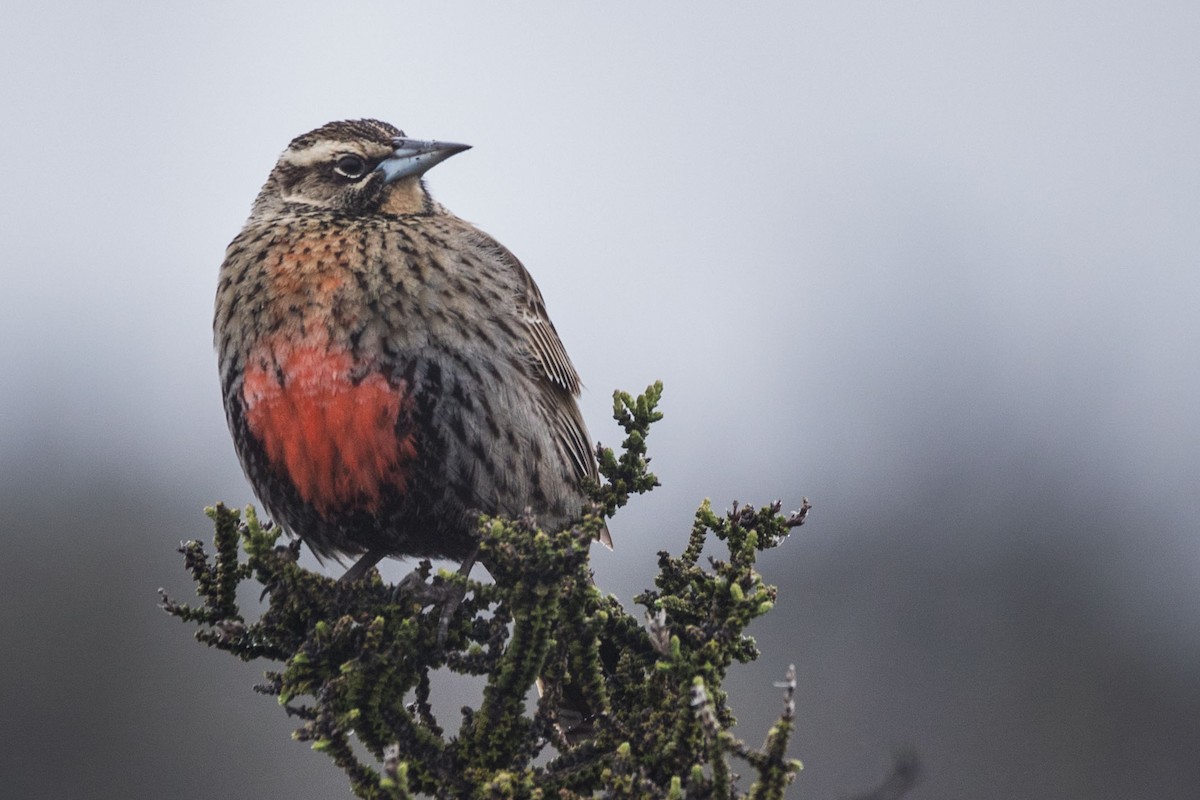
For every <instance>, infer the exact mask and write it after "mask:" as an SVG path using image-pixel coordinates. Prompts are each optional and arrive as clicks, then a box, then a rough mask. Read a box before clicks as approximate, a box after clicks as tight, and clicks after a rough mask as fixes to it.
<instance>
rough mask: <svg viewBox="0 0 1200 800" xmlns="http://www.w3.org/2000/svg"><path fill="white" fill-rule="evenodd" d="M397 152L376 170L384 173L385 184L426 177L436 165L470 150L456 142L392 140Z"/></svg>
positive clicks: (382, 162)
mask: <svg viewBox="0 0 1200 800" xmlns="http://www.w3.org/2000/svg"><path fill="white" fill-rule="evenodd" d="M392 144H393V145H394V146H395V148H396V149H395V150H394V151H393V152H392V154H391V155H390V156H388V157H387V158H385V159H384V160H383V161H381V162H380V163H379V166H378V167H376V168H375V169H376V170H378V171H379V172H382V173H383V175H384V182H385V183H392V182H393V181H398V180H400V179H401V178H407V177H409V176H410V175H424V174H425V172H426V171H427V170H428V169H429V168H430V167H432V166H433V165H435V164H440V163H441V162H443V161H445V160H446V159H447V158H449V157H450V156H452V155H454V154H455V153H461V152H462V151H463V150H470V149H471V145H469V144H455V143H454V142H426V141H422V140H420V139H402V138H399V137H397V138H395V139H392Z"/></svg>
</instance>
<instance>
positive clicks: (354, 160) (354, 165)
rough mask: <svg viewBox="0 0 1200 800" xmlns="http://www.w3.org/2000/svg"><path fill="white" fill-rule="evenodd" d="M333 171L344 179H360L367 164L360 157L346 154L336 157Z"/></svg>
mask: <svg viewBox="0 0 1200 800" xmlns="http://www.w3.org/2000/svg"><path fill="white" fill-rule="evenodd" d="M333 171H334V172H336V173H337V174H338V175H341V176H342V177H345V178H361V177H362V176H363V175H364V174H365V173H366V171H367V162H366V161H364V160H363V158H362V156H356V155H354V154H353V153H347V154H346V155H344V156H338V160H337V161H336V162H334V165H333Z"/></svg>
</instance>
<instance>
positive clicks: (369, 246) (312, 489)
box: [213, 119, 612, 580]
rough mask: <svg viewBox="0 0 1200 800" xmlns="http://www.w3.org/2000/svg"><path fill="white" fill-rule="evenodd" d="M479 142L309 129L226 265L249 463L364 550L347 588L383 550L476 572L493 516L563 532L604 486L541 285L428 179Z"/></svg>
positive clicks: (222, 284)
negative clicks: (445, 202) (469, 565)
mask: <svg viewBox="0 0 1200 800" xmlns="http://www.w3.org/2000/svg"><path fill="white" fill-rule="evenodd" d="M468 149H470V146H469V145H464V144H457V143H453V142H442V141H435V140H420V139H413V138H409V137H408V136H407V135H406V134H405V133H404V132H403V131H402V130H400V129H399V128H396V127H394V126H392V125H390V124H388V123H385V122H381V121H379V120H373V119H361V120H346V121H337V122H330V123H328V124H325V125H323V126H321V127H319V128H316V129H315V130H312V131H310V132H308V133H305V134H303V135H301V136H297V137H296V138H295V139H293V140H292V141H291V143H290V144H289V145H288V146H287V148H286V149H285V150H284V151H283V153H282V154H281V155H280V157H279V159H278V162H277V163H276V164H275V166H274V168H273V169H272V170H271V172H270V174H269V176H268V177H267V180H266V183H265V184H264V185H263V187H262V190H261V191H260V192H259V194H258V196H257V197H256V199H255V200H254V202H253V205H252V207H251V211H250V216H249V218H248V219H247V221H246V223H245V226H244V227H243V228H242V230H241V232H240V233H238V234H237V236H235V237H234V239H233V241H232V242H231V243H230V244H229V246H228V248H227V250H226V253H225V259H224V262H223V263H222V265H221V268H220V272H219V278H218V285H217V293H216V302H215V313H214V321H213V332H214V344H215V347H216V351H217V361H218V371H219V375H220V384H221V391H222V397H223V401H224V408H225V415H226V420H227V422H228V425H229V430H230V432H231V434H232V438H233V442H234V446H235V449H236V451H237V455H238V458H239V461H240V463H241V466H242V468H243V471H244V472H245V474H246V477H247V479H248V480H249V482H250V484H251V487H252V488H253V490H254V492H255V494H256V495H257V497H258V499H259V500H260V502H261V503H262V505H263V507H264V508H265V509H266V510H267V512H268V513H269V515H270V516H271V518H272V519H273V520H274V521H275V522H276V523H277V524H278V525H280V526H281V527H282V528H283V529H284V530H285V531H287V532H288V533H290V534H293V535H295V536H297V537H299V538H300V539H301V540H302V541H303V542H305V543H306V544H307V545H308V547H309V548H310V549H311V550H312V551H313V552H314V553H315V554H316V556H317V557H318V558H319V559H321V560H324V559H326V558H332V559H335V560H338V561H342V562H343V563H344V562H345V560H346V559H357V560H356V561H355V562H354V564H353V566H351V567H350V569H349V570H348V571H347V572H346V573H345V575H344V576H343V580H356V579H359V578H362V577H364V576H365V575H367V574H368V573H369V572H370V570H371V569H372V567H374V566H375V565H376V564H377V563H378V562H379V561H380V560H382V559H384V558H403V557H422V558H443V559H450V560H455V561H459V562H464V563H465V562H467V561H468V560H471V559H473V554H474V553H475V552H476V551H477V542H478V536H477V533H476V531H477V529H478V525H479V519H480V515H481V514H487V515H503V516H507V517H517V516H521V515H525V514H529V513H532V515H533V516H534V518H535V519H536V520H537V521H538V523H539V524H540V525H542V526H544V527H547V528H558V527H562V526H565V525H567V524H570V523H572V522H573V521H576V520H578V519H579V518H580V517H581V516H582V514H583V513H584V510H585V508H586V504H587V497H586V495H585V490H584V488H583V485H584V483H585V481H587V480H589V479H591V480H596V479H597V465H596V459H595V456H594V453H593V450H592V447H591V444H590V439H589V436H588V432H587V427H586V426H585V424H584V420H583V416H582V414H581V412H580V408H579V404H578V397H579V394H580V385H581V384H580V379H579V375H578V373H577V372H576V370H575V367H574V366H573V365H572V363H571V360H570V358H569V357H568V356H567V352H566V349H565V348H564V346H563V343H562V340H561V339H560V338H559V335H558V332H557V331H556V330H555V328H554V325H553V323H552V322H551V321H550V317H549V316H548V315H547V313H546V304H545V301H544V300H543V297H542V294H541V292H540V291H539V289H538V287H537V285H536V284H535V283H534V281H533V278H532V277H531V276H530V274H529V272H528V271H527V270H526V269H525V267H524V266H523V265H522V263H521V262H520V261H519V260H518V259H517V257H516V256H514V255H513V254H512V252H511V251H509V250H508V249H507V248H506V247H504V246H503V245H502V244H500V243H499V242H497V241H496V240H495V239H494V238H492V237H491V236H489V235H488V234H486V233H484V232H483V231H481V230H480V229H479V228H477V227H475V226H474V225H472V224H471V223H469V222H466V221H464V220H463V219H461V218H459V217H457V216H455V215H454V214H453V213H451V212H450V211H448V210H447V209H446V208H445V207H444V206H442V205H441V204H440V203H438V202H437V201H436V200H434V199H433V197H432V196H431V195H430V193H429V191H428V189H427V187H426V184H425V174H426V172H427V171H428V170H429V169H430V168H432V167H433V166H435V165H437V164H439V163H441V162H442V161H445V160H446V159H448V158H450V157H451V156H454V155H456V154H458V153H462V152H464V151H466V150H468ZM599 538H600V539H601V541H603V542H604V544H606V545H607V546H609V547H611V545H612V539H611V536H610V535H609V533H608V531H607V528H605V529H604V530H603V532H602V533H601V534H600V537H599Z"/></svg>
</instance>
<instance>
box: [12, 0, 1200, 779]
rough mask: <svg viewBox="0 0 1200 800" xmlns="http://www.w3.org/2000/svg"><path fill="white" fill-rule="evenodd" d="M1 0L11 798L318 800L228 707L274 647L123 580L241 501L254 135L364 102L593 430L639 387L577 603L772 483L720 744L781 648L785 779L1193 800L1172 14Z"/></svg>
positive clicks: (276, 134) (1161, 10) (274, 720)
mask: <svg viewBox="0 0 1200 800" xmlns="http://www.w3.org/2000/svg"><path fill="white" fill-rule="evenodd" d="M4 17H5V21H4V24H3V27H2V29H0V65H2V68H3V73H4V75H5V78H4V80H3V82H2V83H0V107H2V108H3V109H4V113H3V115H2V116H0V152H3V154H4V157H3V159H0V185H2V189H0V219H2V220H3V222H2V228H3V241H4V242H5V247H6V250H5V251H4V256H3V258H0V271H2V272H0V276H2V280H3V283H2V291H0V376H2V377H0V526H2V528H0V530H2V536H3V545H4V549H3V556H2V557H0V630H2V631H3V644H2V645H0V703H2V708H3V712H2V715H0V716H2V719H3V724H2V725H0V787H3V788H2V789H0V793H2V794H4V795H5V796H6V797H12V798H64V797H69V798H88V799H90V798H162V797H170V798H177V799H184V798H210V797H226V798H263V797H280V798H284V797H288V798H291V797H330V798H333V797H347V796H349V795H348V792H347V790H346V788H345V782H344V780H343V777H342V775H341V773H340V772H339V771H337V770H336V769H335V768H334V767H333V766H332V764H331V763H330V762H329V760H328V759H327V758H325V757H323V756H321V755H318V754H314V753H311V752H310V751H309V750H308V748H307V747H306V746H304V745H301V744H297V743H294V742H292V741H290V739H289V733H290V731H291V729H292V727H293V722H292V721H290V720H287V719H286V718H285V717H284V715H283V714H282V713H281V711H280V709H279V708H278V707H277V706H276V705H275V703H274V701H273V700H272V699H270V698H265V697H262V696H259V695H256V694H254V693H253V692H252V691H251V686H252V685H253V684H254V683H255V682H257V681H258V680H259V677H260V675H261V672H262V669H264V668H265V667H266V666H267V665H265V664H242V663H240V662H235V661H233V660H232V659H230V658H229V657H228V656H226V655H224V654H222V653H217V652H214V651H210V650H207V649H206V648H204V647H201V646H198V645H197V644H195V643H194V642H193V641H192V638H191V637H192V630H191V629H190V628H188V627H185V626H183V625H181V624H179V623H178V622H177V621H175V620H173V619H171V618H169V617H167V616H166V615H165V614H163V613H162V612H161V611H159V610H158V608H157V602H158V598H157V595H156V593H155V590H156V589H157V588H158V587H159V586H164V587H166V588H167V589H168V591H169V592H171V593H172V594H173V595H174V596H175V597H177V598H178V599H181V600H187V599H188V598H190V596H191V587H190V583H189V580H188V578H187V575H186V574H185V572H184V570H183V567H182V561H181V558H180V557H179V555H178V554H177V553H176V552H175V548H176V546H177V544H178V542H179V541H180V540H181V539H189V538H198V537H204V538H207V537H208V536H209V535H210V529H209V525H208V520H207V519H206V518H205V517H204V515H203V510H202V509H203V508H204V506H205V505H208V504H211V503H213V502H215V501H217V500H223V501H225V502H227V503H229V504H231V505H235V506H241V505H245V504H246V503H249V502H251V501H252V496H251V494H250V491H249V489H248V487H247V484H246V483H245V481H244V480H243V478H242V476H241V473H240V470H239V467H238V464H237V461H236V459H235V457H234V453H233V449H232V446H231V445H230V443H229V440H228V435H227V433H226V430H225V421H224V418H223V414H222V411H221V404H220V400H219V393H218V387H217V380H216V368H215V357H214V354H213V352H212V345H211V331H210V324H211V323H210V320H211V307H212V295H213V292H214V288H215V280H216V270H217V267H218V265H219V264H220V262H221V260H222V257H223V252H224V247H225V245H226V243H227V242H228V241H229V239H230V238H232V237H233V235H234V234H235V233H236V232H237V231H238V229H239V228H240V227H241V225H242V222H243V220H244V219H245V216H246V214H247V213H248V210H249V206H250V203H251V201H252V199H253V197H254V195H255V193H256V192H257V191H258V188H259V187H260V185H261V184H262V182H263V180H264V179H265V178H266V175H267V172H268V171H269V170H270V168H271V166H272V165H273V163H274V161H275V158H276V157H277V155H278V153H279V152H280V151H281V150H282V149H283V148H284V147H285V146H286V144H287V142H288V141H289V140H290V139H291V138H292V137H293V136H296V135H297V134H300V133H302V132H305V131H307V130H309V129H311V128H314V127H316V126H317V125H320V124H322V123H324V122H326V121H329V120H332V119H338V118H346V117H364V116H371V117H378V118H381V119H385V120H389V121H391V122H394V123H395V124H397V125H399V126H401V127H403V128H404V129H405V130H406V131H407V132H408V133H409V134H411V135H414V136H418V137H422V138H441V139H449V140H453V141H463V142H469V143H471V144H473V145H474V146H475V149H473V150H471V151H470V152H469V153H466V154H464V155H461V156H459V157H457V158H455V159H453V160H452V161H449V162H447V163H446V164H444V165H441V166H439V167H437V168H436V169H435V170H433V172H431V173H430V175H429V185H430V187H431V189H432V190H433V192H434V193H435V195H436V196H437V197H438V198H439V199H440V200H441V201H442V202H444V203H445V204H446V205H447V206H448V207H450V208H451V209H452V210H454V211H455V212H456V213H457V214H459V215H460V216H463V217H465V218H467V219H469V220H472V221H474V222H476V223H477V224H479V225H480V226H481V227H482V228H483V229H485V230H487V231H488V232H490V233H492V234H493V235H495V236H496V237H497V238H498V239H499V240H500V241H502V242H503V243H505V244H506V245H507V246H508V247H510V248H511V249H512V250H513V251H514V252H515V253H517V254H518V255H519V256H520V257H521V259H522V260H523V261H524V262H525V264H526V265H527V266H528V267H529V269H530V270H531V272H532V273H533V274H534V276H535V277H536V279H537V280H538V282H539V284H540V285H541V288H542V290H543V292H544V294H545V296H546V298H547V302H548V304H549V308H550V311H551V313H552V315H553V318H554V321H555V323H556V325H557V327H558V330H559V332H560V333H561V335H562V338H563V340H564V341H565V342H566V345H567V347H568V349H569V350H570V352H571V355H572V357H573V359H574V361H575V364H576V365H577V367H578V368H579V371H580V373H581V374H582V375H583V378H584V381H585V383H586V384H587V391H586V393H585V395H584V398H583V406H584V412H585V416H586V417H587V419H588V422H589V424H590V426H591V430H592V434H593V437H594V438H596V439H599V440H602V441H604V442H606V443H609V444H613V445H615V444H617V443H618V441H619V438H620V437H619V431H618V430H617V429H616V426H615V424H614V423H612V422H611V420H610V407H611V392H612V390H613V389H615V388H622V389H628V390H640V389H641V388H642V387H644V386H645V385H646V384H648V383H650V382H651V381H653V380H655V379H658V378H661V379H662V380H663V381H664V382H665V384H666V395H665V398H664V403H663V407H664V410H665V412H666V418H665V420H664V421H663V422H662V423H660V424H659V426H658V427H657V429H656V430H655V431H654V433H653V435H652V437H651V443H650V444H651V452H652V455H653V457H654V467H655V471H656V472H657V473H658V475H659V476H660V478H661V479H662V482H663V486H662V488H661V489H660V490H658V491H656V492H654V493H653V494H652V495H649V496H647V497H643V498H639V499H636V500H635V501H634V502H633V503H632V504H631V506H630V507H629V508H628V509H627V510H626V511H625V512H624V513H622V514H621V515H620V516H619V517H618V518H617V519H616V520H615V521H614V523H613V525H612V528H613V536H614V538H615V539H616V542H617V548H616V550H615V552H613V553H607V552H598V553H597V554H596V556H595V566H596V572H597V577H598V580H599V582H600V585H601V586H602V587H603V588H604V589H605V590H607V591H610V592H613V593H615V594H616V595H618V596H619V597H621V598H622V599H623V600H625V601H626V602H627V603H629V604H630V605H631V603H630V601H631V598H632V597H633V596H634V595H635V594H636V593H637V592H639V591H640V590H641V589H642V588H643V587H644V586H646V585H647V584H648V583H649V581H650V580H651V579H652V576H653V574H654V562H655V553H656V552H657V551H658V550H661V549H670V550H672V551H674V552H678V551H679V550H680V549H682V547H683V546H684V542H685V537H686V532H687V530H688V528H689V524H690V518H691V514H692V512H693V510H694V508H695V507H696V505H697V504H698V503H699V502H700V501H701V500H702V499H703V498H704V497H711V498H712V499H713V501H714V503H715V504H716V505H717V507H727V506H728V505H729V503H730V502H731V501H732V500H735V499H737V500H740V501H743V502H752V503H765V502H769V501H771V500H774V499H776V498H779V499H782V500H783V503H784V505H785V508H786V509H790V508H796V507H798V506H799V505H800V502H801V497H802V496H808V497H809V498H810V499H811V500H812V502H813V504H814V510H813V512H812V515H811V517H810V523H809V524H808V525H806V526H805V527H804V528H802V529H800V530H799V531H797V532H796V534H795V535H794V536H793V537H792V538H791V539H790V540H789V541H787V542H786V543H785V544H784V545H783V546H781V547H780V548H779V549H778V550H775V551H772V552H770V553H768V554H767V555H766V556H765V557H764V558H763V559H762V563H761V567H762V571H763V572H764V573H765V575H766V577H767V579H768V580H769V581H770V582H772V583H775V584H777V585H778V586H779V603H778V607H777V609H776V611H775V612H774V613H772V614H771V615H770V616H768V617H767V618H765V619H764V620H762V621H760V623H758V624H757V626H756V627H755V628H754V633H755V634H756V636H757V637H758V641H759V644H760V646H761V649H762V651H763V655H762V657H761V658H760V660H759V661H758V662H756V663H754V664H752V665H749V666H746V667H741V668H737V669H735V671H734V672H733V674H732V676H731V688H732V693H733V697H732V701H733V705H734V709H735V711H736V712H737V714H738V716H739V720H740V725H739V733H740V734H741V735H742V736H743V737H744V738H745V739H747V740H748V741H750V742H751V743H754V744H757V743H759V742H761V740H762V737H763V735H764V734H765V733H766V731H767V728H768V726H769V725H770V723H771V721H772V719H773V718H774V717H775V715H776V714H777V713H778V711H779V707H780V701H781V697H780V691H779V690H778V689H776V688H774V687H773V686H772V682H773V681H775V680H779V679H780V678H781V677H782V675H783V672H784V670H785V669H786V667H787V665H788V664H789V663H791V662H794V663H795V664H796V665H797V668H798V677H799V690H798V704H797V714H798V721H799V732H798V734H797V736H796V739H795V741H794V743H793V747H792V752H793V754H794V755H795V756H797V757H799V758H801V759H802V760H803V761H804V763H805V770H804V771H803V773H801V775H800V776H799V778H798V780H797V782H796V784H795V787H794V788H793V790H792V792H791V796H794V797H809V798H837V797H845V796H848V795H851V794H854V793H855V792H860V791H864V790H867V789H869V788H870V787H871V786H873V785H874V784H876V783H877V782H878V781H879V780H880V779H881V778H882V777H883V775H884V774H885V773H886V771H887V769H888V766H889V762H890V758H891V755H892V753H894V752H896V751H897V750H898V749H902V748H906V747H911V748H912V749H914V750H915V751H916V752H918V753H919V755H920V757H921V759H922V761H923V763H924V767H925V777H924V780H923V782H922V784H921V785H920V786H919V787H918V788H916V789H915V790H914V791H913V792H912V794H911V795H910V796H911V797H913V798H963V799H964V800H966V799H967V798H980V799H984V798H1034V797H1038V798H1041V797H1045V798H1155V799H1156V800H1162V799H1164V798H1195V797H1198V796H1200V757H1198V755H1197V754H1198V753H1200V675H1198V673H1197V664H1198V662H1200V625H1198V624H1197V620H1198V619H1200V536H1198V535H1197V519H1198V512H1200V508H1198V505H1200V503H1198V494H1197V480H1198V478H1200V421H1198V419H1197V414H1196V405H1197V396H1198V393H1200V354H1198V349H1197V338H1198V334H1200V313H1198V309H1200V272H1198V267H1200V263H1198V262H1200V224H1198V223H1200V102H1198V100H1197V98H1200V62H1198V61H1197V47H1198V41H1200V5H1197V4H1196V3H1194V2H1184V1H1183V0H1180V2H1162V1H1159V0H1147V2H1143V3H1137V4H1135V3H1123V2H1104V1H1103V0H1101V2H1095V1H1094V0H1093V1H1092V2H1082V0H1079V1H1078V2H1074V1H1071V0H1049V1H1046V0H1042V1H1041V2H1023V1H1022V0H1018V2H1012V3H985V2H949V1H946V2H935V1H931V2H892V3H883V2H855V1H854V0H842V2H836V3H835V2H802V3H796V2H774V3H772V2H762V3H754V4H736V5H735V4H733V3H682V2H663V3H655V4H644V3H626V2H610V3H605V4H603V5H600V4H591V5H586V6H585V5H582V4H571V5H567V4H556V3H550V2H542V3H506V4H502V5H501V4H494V5H493V4H484V3H473V4H459V3H421V4H412V3H401V2H380V3H359V2H346V3H339V4H336V5H335V4H316V3H309V2H305V1H304V0H295V1H294V2H289V3H258V4H254V5H253V6H250V5H247V4H242V3H226V2H211V3H192V4H165V3H150V2H141V3H137V2H111V3H83V2H76V3H63V2H39V3H33V2H27V1H25V0H16V2H10V3H8V4H6V7H5V14H4ZM389 569H390V570H391V574H392V575H393V576H394V577H398V576H399V575H400V574H402V572H403V571H404V570H405V569H406V567H405V565H401V564H393V565H391V566H390V567H389ZM459 689H462V687H459ZM459 689H455V688H454V687H451V688H450V689H447V691H448V692H451V694H453V691H459ZM467 689H469V687H466V689H462V691H464V692H465V691H466V690H467ZM471 701H473V698H472V697H471V696H470V695H469V694H465V693H464V694H462V696H455V697H451V698H450V700H449V701H448V702H450V706H449V707H450V708H453V707H455V705H457V704H461V703H463V702H471ZM444 719H445V720H446V721H447V722H451V721H453V720H454V719H455V716H454V715H453V714H450V715H444Z"/></svg>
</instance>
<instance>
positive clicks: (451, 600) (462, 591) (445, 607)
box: [437, 545, 479, 648]
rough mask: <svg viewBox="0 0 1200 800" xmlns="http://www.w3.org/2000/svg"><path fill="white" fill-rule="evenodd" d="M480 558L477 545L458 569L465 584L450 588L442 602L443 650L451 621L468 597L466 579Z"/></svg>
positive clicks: (440, 629)
mask: <svg viewBox="0 0 1200 800" xmlns="http://www.w3.org/2000/svg"><path fill="white" fill-rule="evenodd" d="M477 558H479V546H478V545H476V546H475V549H474V550H472V551H471V554H470V555H469V556H467V557H466V558H464V559H463V562H462V566H460V567H459V568H458V574H459V575H460V576H462V578H463V583H462V585H461V586H453V587H450V589H449V591H448V592H446V596H445V598H444V599H443V600H442V615H441V616H440V617H439V618H438V629H437V642H438V647H439V648H441V647H442V646H443V645H445V644H446V636H447V634H448V633H449V632H450V619H451V618H452V617H453V616H454V612H455V611H458V607H459V605H461V604H462V601H463V598H464V597H466V596H467V584H466V579H467V577H469V576H470V574H471V568H472V567H474V566H475V559H477Z"/></svg>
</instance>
